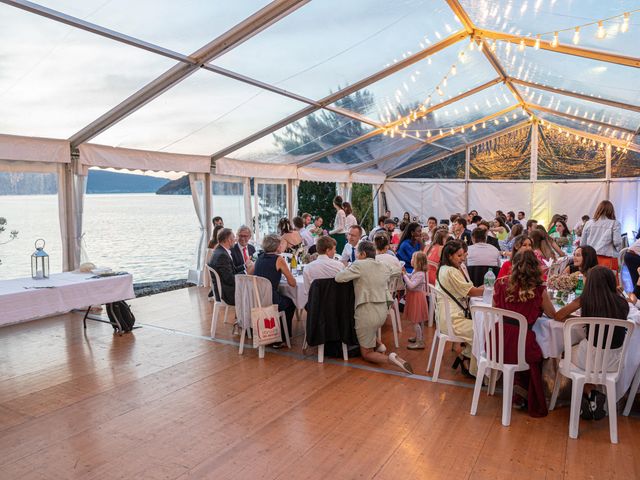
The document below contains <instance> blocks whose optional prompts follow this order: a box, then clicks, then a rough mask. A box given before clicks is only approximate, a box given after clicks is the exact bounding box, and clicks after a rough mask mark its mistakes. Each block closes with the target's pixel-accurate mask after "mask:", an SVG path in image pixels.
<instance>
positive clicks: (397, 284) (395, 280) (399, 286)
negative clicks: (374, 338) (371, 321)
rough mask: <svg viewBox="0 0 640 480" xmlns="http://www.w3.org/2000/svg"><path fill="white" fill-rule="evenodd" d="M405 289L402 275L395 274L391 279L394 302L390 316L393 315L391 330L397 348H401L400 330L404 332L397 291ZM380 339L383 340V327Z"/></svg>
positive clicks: (379, 333) (390, 309)
mask: <svg viewBox="0 0 640 480" xmlns="http://www.w3.org/2000/svg"><path fill="white" fill-rule="evenodd" d="M404 289H405V286H404V281H403V280H402V276H401V275H394V276H392V277H391V278H390V279H389V292H390V293H391V296H392V297H393V303H392V304H391V305H390V306H389V316H390V317H391V330H392V331H393V343H394V345H395V346H396V348H400V343H399V342H398V332H400V333H402V325H401V323H402V322H401V319H400V307H399V305H398V297H397V292H398V291H402V290H404ZM378 340H380V341H382V328H379V329H378Z"/></svg>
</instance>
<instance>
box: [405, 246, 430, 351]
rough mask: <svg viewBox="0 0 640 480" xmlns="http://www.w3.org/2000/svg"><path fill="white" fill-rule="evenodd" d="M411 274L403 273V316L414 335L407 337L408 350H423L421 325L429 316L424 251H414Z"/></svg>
mask: <svg viewBox="0 0 640 480" xmlns="http://www.w3.org/2000/svg"><path fill="white" fill-rule="evenodd" d="M411 267H413V273H412V274H410V275H409V274H406V273H404V274H403V278H404V283H405V285H406V286H407V294H406V297H405V301H406V303H405V306H404V312H403V316H404V319H405V320H409V321H410V322H411V323H413V328H414V329H415V331H416V335H415V337H413V338H410V339H409V342H410V343H411V345H409V346H407V348H408V349H409V350H424V333H423V327H424V322H425V320H426V319H427V318H428V317H429V307H428V305H427V256H426V255H425V254H424V252H414V254H413V256H412V257H411Z"/></svg>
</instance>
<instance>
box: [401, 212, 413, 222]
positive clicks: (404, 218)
mask: <svg viewBox="0 0 640 480" xmlns="http://www.w3.org/2000/svg"><path fill="white" fill-rule="evenodd" d="M402 221H403V222H404V223H406V224H409V223H411V215H410V214H409V212H404V215H402Z"/></svg>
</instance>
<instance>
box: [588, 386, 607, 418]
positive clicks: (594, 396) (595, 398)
mask: <svg viewBox="0 0 640 480" xmlns="http://www.w3.org/2000/svg"><path fill="white" fill-rule="evenodd" d="M589 403H590V404H591V406H592V409H593V419H594V420H602V419H603V418H604V417H606V416H607V412H605V411H604V405H605V403H607V396H606V395H605V394H604V393H602V392H599V391H598V390H591V397H590V398H589Z"/></svg>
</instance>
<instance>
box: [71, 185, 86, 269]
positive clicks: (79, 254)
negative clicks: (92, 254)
mask: <svg viewBox="0 0 640 480" xmlns="http://www.w3.org/2000/svg"><path fill="white" fill-rule="evenodd" d="M73 178H74V185H73V197H74V204H73V211H74V212H73V213H74V218H75V225H74V226H75V229H74V230H75V236H74V244H73V246H74V249H73V259H74V268H77V267H79V266H80V264H81V263H84V262H87V261H88V260H89V259H88V258H87V252H86V249H85V248H84V232H83V230H82V227H83V224H82V219H83V215H84V197H85V194H86V192H87V178H88V176H87V175H74V176H73Z"/></svg>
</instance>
